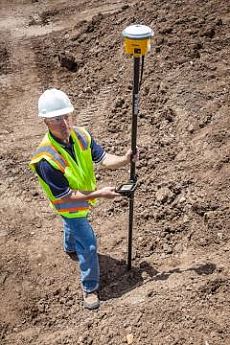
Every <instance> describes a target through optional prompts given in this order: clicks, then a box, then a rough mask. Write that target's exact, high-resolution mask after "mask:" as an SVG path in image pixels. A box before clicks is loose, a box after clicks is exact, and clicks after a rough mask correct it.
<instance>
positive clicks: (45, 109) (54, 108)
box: [38, 89, 74, 118]
mask: <svg viewBox="0 0 230 345" xmlns="http://www.w3.org/2000/svg"><path fill="white" fill-rule="evenodd" d="M73 111H74V107H73V105H72V103H71V102H70V99H69V97H68V96H67V95H66V94H65V93H64V92H63V91H61V90H57V89H48V90H46V91H45V92H43V94H42V95H41V96H40V98H39V100H38V116H40V117H45V118H50V117H55V116H61V115H65V114H68V113H72V112H73Z"/></svg>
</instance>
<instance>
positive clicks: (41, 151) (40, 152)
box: [34, 145, 68, 172]
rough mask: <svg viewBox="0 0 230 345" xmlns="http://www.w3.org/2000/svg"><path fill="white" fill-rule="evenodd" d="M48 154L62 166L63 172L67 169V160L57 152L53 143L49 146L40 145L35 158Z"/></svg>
mask: <svg viewBox="0 0 230 345" xmlns="http://www.w3.org/2000/svg"><path fill="white" fill-rule="evenodd" d="M44 154H45V155H47V156H48V157H49V158H51V159H52V160H53V161H54V162H55V163H56V164H57V165H58V166H59V168H60V170H61V171H62V172H64V171H65V167H66V166H67V165H68V164H67V162H66V161H65V160H64V159H63V157H62V156H61V155H60V154H59V153H58V152H57V150H56V149H55V148H53V147H52V146H51V145H49V146H48V145H47V146H40V147H39V148H38V149H37V150H36V152H35V155H34V158H37V157H40V156H44Z"/></svg>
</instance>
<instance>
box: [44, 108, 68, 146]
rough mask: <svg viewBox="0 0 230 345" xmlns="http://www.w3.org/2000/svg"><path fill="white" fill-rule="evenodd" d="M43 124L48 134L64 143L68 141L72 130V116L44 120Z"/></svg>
mask: <svg viewBox="0 0 230 345" xmlns="http://www.w3.org/2000/svg"><path fill="white" fill-rule="evenodd" d="M45 124H46V125H47V127H48V128H49V130H50V132H51V133H52V134H53V135H54V136H55V137H57V138H58V139H60V140H62V141H65V140H68V139H69V136H70V131H71V129H72V116H71V115H69V114H66V115H62V116H56V117H52V118H50V119H45Z"/></svg>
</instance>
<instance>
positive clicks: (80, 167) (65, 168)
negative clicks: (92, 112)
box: [29, 127, 96, 218]
mask: <svg viewBox="0 0 230 345" xmlns="http://www.w3.org/2000/svg"><path fill="white" fill-rule="evenodd" d="M70 135H71V138H72V140H73V148H74V153H75V155H76V157H77V161H75V160H74V159H73V158H72V157H71V155H70V154H69V153H68V152H67V151H66V150H65V149H64V148H63V147H62V146H61V145H60V144H59V143H58V142H56V141H55V140H54V139H53V138H52V136H51V135H50V133H47V134H46V135H45V136H44V138H43V140H42V142H41V144H40V145H39V146H38V148H37V150H36V151H35V153H34V155H33V157H32V159H31V161H30V164H29V165H30V168H31V169H32V170H33V171H34V172H35V173H36V169H35V165H36V164H37V163H38V162H39V161H40V160H42V159H45V160H46V161H47V162H49V164H50V165H51V166H53V167H54V168H55V169H57V170H60V171H61V172H62V173H63V174H64V176H65V178H66V179H67V181H68V182H69V187H70V189H72V190H79V191H87V192H92V191H94V190H95V189H96V178H95V174H94V169H93V160H92V155H91V147H90V144H91V136H90V134H89V133H88V132H87V131H86V130H85V129H84V128H82V127H74V128H73V129H72V130H71V133H70ZM37 175H38V174H37ZM38 180H39V182H40V184H41V187H42V189H43V191H44V193H45V194H46V195H47V197H48V198H49V200H50V203H51V206H52V208H53V209H55V210H56V212H57V213H58V214H59V215H61V216H64V217H67V218H81V217H86V216H87V214H88V212H89V208H90V206H93V205H94V204H95V202H96V200H95V199H89V200H87V201H73V200H71V199H69V200H68V196H66V197H65V201H63V200H62V198H59V199H57V198H56V197H55V196H54V195H53V193H52V192H51V189H50V187H49V186H48V184H47V183H46V182H45V181H44V180H43V179H42V178H41V177H40V176H39V175H38Z"/></svg>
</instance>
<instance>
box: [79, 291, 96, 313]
mask: <svg viewBox="0 0 230 345" xmlns="http://www.w3.org/2000/svg"><path fill="white" fill-rule="evenodd" d="M83 300H84V307H85V308H86V309H90V310H92V309H97V308H99V306H100V300H99V298H98V293H97V291H93V292H85V291H83Z"/></svg>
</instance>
